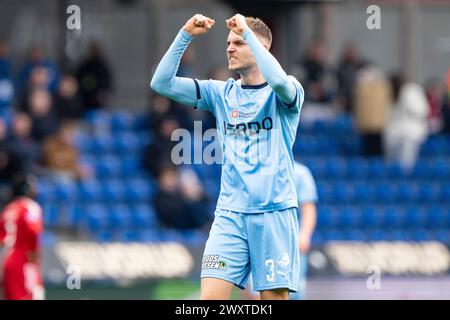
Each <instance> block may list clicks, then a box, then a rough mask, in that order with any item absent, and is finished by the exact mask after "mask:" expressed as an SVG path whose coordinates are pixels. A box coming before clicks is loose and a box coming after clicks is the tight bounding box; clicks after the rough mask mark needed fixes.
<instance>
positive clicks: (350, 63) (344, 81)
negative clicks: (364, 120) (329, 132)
mask: <svg viewBox="0 0 450 320" xmlns="http://www.w3.org/2000/svg"><path fill="white" fill-rule="evenodd" d="M363 64H364V63H363V61H362V60H361V59H360V58H359V54H358V49H357V47H356V46H355V44H353V43H348V44H347V45H346V46H345V47H344V50H343V51H342V56H341V61H340V63H339V66H338V70H337V79H338V88H339V89H338V90H339V102H340V104H341V106H342V108H343V109H344V110H346V111H348V112H352V111H353V98H354V88H355V82H356V75H357V73H358V71H359V70H360V69H361V68H362V67H363Z"/></svg>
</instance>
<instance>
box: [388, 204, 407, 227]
mask: <svg viewBox="0 0 450 320" xmlns="http://www.w3.org/2000/svg"><path fill="white" fill-rule="evenodd" d="M384 210H385V216H384V227H385V228H387V229H401V228H403V227H404V226H405V225H406V212H405V210H404V208H403V207H402V206H386V207H385V209H384Z"/></svg>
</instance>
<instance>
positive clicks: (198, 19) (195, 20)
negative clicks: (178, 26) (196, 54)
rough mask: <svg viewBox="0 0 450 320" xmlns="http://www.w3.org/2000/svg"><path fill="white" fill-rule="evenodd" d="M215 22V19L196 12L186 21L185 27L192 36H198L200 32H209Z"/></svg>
mask: <svg viewBox="0 0 450 320" xmlns="http://www.w3.org/2000/svg"><path fill="white" fill-rule="evenodd" d="M215 23H216V22H215V21H214V19H211V18H208V17H205V16H204V15H201V14H196V15H195V16H193V17H192V18H190V19H189V20H188V21H187V22H186V24H185V25H184V26H183V29H184V31H186V32H187V33H189V34H190V35H191V36H197V35H199V34H204V33H207V32H208V31H209V29H211V28H212V26H213V25H214V24H215Z"/></svg>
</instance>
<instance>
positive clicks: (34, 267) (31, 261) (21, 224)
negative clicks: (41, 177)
mask: <svg viewBox="0 0 450 320" xmlns="http://www.w3.org/2000/svg"><path fill="white" fill-rule="evenodd" d="M35 196H36V179H35V178H34V177H32V176H23V177H20V178H17V179H15V180H14V182H13V199H12V201H11V202H10V203H8V204H7V206H6V207H5V209H4V210H3V212H2V214H1V216H0V245H3V246H4V247H5V255H4V261H3V287H4V290H3V296H4V299H6V300H41V299H44V287H43V281H42V277H41V272H40V261H39V260H40V259H39V253H40V252H39V251H40V248H39V237H40V235H41V233H42V230H43V226H42V209H41V207H40V206H39V204H38V203H37V202H35V201H34V200H33V199H34V198H35Z"/></svg>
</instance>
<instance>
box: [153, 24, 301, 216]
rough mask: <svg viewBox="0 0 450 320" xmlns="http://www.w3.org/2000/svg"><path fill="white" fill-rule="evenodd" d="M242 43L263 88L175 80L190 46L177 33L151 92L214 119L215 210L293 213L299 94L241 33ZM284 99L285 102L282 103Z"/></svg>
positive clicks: (187, 39)
mask: <svg viewBox="0 0 450 320" xmlns="http://www.w3.org/2000/svg"><path fill="white" fill-rule="evenodd" d="M244 39H245V40H246V41H247V43H248V45H249V46H250V47H251V48H252V50H253V53H254V54H255V58H256V60H257V62H258V67H259V68H260V70H261V72H262V74H263V75H264V78H265V79H266V80H267V82H266V83H263V84H260V85H256V86H251V85H242V84H241V82H240V80H238V81H235V80H234V79H229V80H228V81H226V82H224V81H217V80H201V81H200V80H193V79H188V78H182V77H176V76H175V75H176V72H177V68H178V65H179V61H180V59H181V56H182V54H183V52H184V50H185V49H186V47H187V46H188V45H189V43H190V41H191V40H192V37H191V36H190V35H189V34H187V33H186V32H185V31H184V30H180V32H179V33H178V35H177V37H176V39H175V41H174V43H173V44H172V45H171V47H170V48H169V50H168V52H167V53H166V55H165V56H164V57H163V59H162V60H161V63H160V65H159V66H158V68H157V70H156V72H155V75H154V77H153V80H152V83H151V86H152V88H153V89H154V90H156V91H157V92H158V93H160V94H162V95H164V96H167V97H169V98H171V99H174V100H176V101H178V102H181V103H183V104H186V105H189V106H192V107H194V108H200V109H203V110H207V111H210V112H211V113H212V114H213V115H214V116H215V117H216V123H217V130H218V136H219V143H220V144H221V147H222V157H223V159H222V161H223V166H222V179H221V191H220V196H219V200H218V204H217V208H218V209H224V210H232V211H236V212H241V213H262V212H271V211H277V210H283V209H287V208H291V207H297V206H298V205H297V197H296V194H295V183H294V169H293V155H292V146H293V144H294V140H295V136H296V131H297V126H298V122H299V117H300V110H301V107H302V104H303V100H304V91H303V88H302V86H301V85H300V83H299V82H298V81H297V80H296V79H295V78H294V77H292V76H288V75H286V74H285V73H284V71H283V70H282V68H281V67H280V66H279V64H278V62H277V61H276V60H275V58H273V56H272V55H271V54H270V53H269V52H268V51H267V50H266V49H265V48H264V47H263V46H262V45H261V44H260V42H259V40H257V38H256V36H255V35H254V34H253V32H250V31H248V32H246V33H245V34H244ZM280 80H282V81H280ZM274 88H275V89H274ZM276 90H277V93H275V91H276ZM288 97H291V98H290V100H289V102H285V101H286V99H288ZM282 98H284V100H282Z"/></svg>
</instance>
